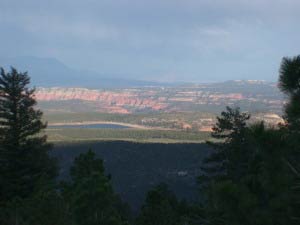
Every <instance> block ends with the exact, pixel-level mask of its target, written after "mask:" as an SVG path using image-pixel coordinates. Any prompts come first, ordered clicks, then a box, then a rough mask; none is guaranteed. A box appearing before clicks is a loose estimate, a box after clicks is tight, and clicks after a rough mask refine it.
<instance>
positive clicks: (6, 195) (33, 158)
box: [0, 68, 57, 221]
mask: <svg viewBox="0 0 300 225" xmlns="http://www.w3.org/2000/svg"><path fill="white" fill-rule="evenodd" d="M29 83H30V78H29V76H28V75H27V73H19V72H18V71H17V70H16V69H14V68H11V70H10V72H7V73H6V72H5V71H4V69H2V68H1V71H0V185H1V186H0V207H4V208H5V207H6V206H8V205H10V206H11V205H14V207H15V209H14V212H15V219H16V221H17V219H18V218H17V217H18V216H17V215H18V210H19V208H18V206H19V205H22V204H23V201H24V199H26V198H29V197H31V196H32V195H33V194H34V193H35V192H36V191H38V190H39V188H40V187H42V186H43V185H44V184H46V183H48V182H52V181H53V179H54V178H55V176H56V172H57V170H56V163H55V161H54V160H53V159H52V158H50V157H49V154H48V153H49V150H50V149H51V145H49V144H48V143H47V142H46V140H47V137H46V135H45V134H43V133H42V131H43V130H44V129H45V128H46V124H45V123H43V122H42V120H41V119H42V112H41V111H40V110H37V109H36V108H35V106H36V100H35V99H34V92H35V89H32V88H30V87H29ZM2 209H3V208H2ZM2 211H5V210H4V209H3V210H2Z"/></svg>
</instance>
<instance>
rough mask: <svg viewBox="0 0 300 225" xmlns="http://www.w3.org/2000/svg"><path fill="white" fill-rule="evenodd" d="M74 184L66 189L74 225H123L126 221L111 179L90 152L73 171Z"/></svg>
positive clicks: (65, 193) (101, 164)
mask: <svg viewBox="0 0 300 225" xmlns="http://www.w3.org/2000/svg"><path fill="white" fill-rule="evenodd" d="M70 175H71V178H72V182H71V183H70V184H66V185H65V187H64V196H65V199H66V201H67V202H69V204H70V208H71V214H72V219H73V221H74V222H75V223H76V224H78V225H101V224H103V225H120V224H125V222H126V218H124V215H123V214H122V212H120V210H119V208H118V206H119V205H120V200H119V199H118V197H117V196H116V195H115V194H114V192H113V189H112V186H111V183H110V179H109V177H108V176H106V175H105V174H104V167H103V162H102V160H101V159H97V158H96V156H95V153H94V152H92V151H91V150H89V151H88V152H87V153H85V154H80V155H79V156H78V157H77V158H76V159H75V161H74V165H73V166H72V168H71V173H70Z"/></svg>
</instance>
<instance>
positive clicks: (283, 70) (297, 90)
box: [279, 55, 300, 223]
mask: <svg viewBox="0 0 300 225" xmlns="http://www.w3.org/2000/svg"><path fill="white" fill-rule="evenodd" d="M279 72H280V75H279V88H280V90H281V91H282V92H283V93H284V94H285V95H286V96H287V98H288V102H287V104H286V105H285V107H284V112H285V115H284V119H285V126H282V129H284V130H285V131H286V133H287V134H286V135H285V139H286V141H287V143H288V148H287V153H288V154H286V155H285V157H284V162H285V164H286V165H287V166H288V167H289V169H290V173H291V174H293V176H294V178H295V181H294V182H293V183H292V184H291V187H292V190H293V191H294V197H293V198H294V201H293V206H294V215H293V216H292V217H293V220H295V221H296V222H298V223H300V216H299V211H300V55H298V56H295V57H292V58H289V57H285V58H283V59H282V63H281V67H280V71H279Z"/></svg>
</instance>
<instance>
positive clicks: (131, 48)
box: [0, 0, 300, 82]
mask: <svg viewBox="0 0 300 225" xmlns="http://www.w3.org/2000/svg"><path fill="white" fill-rule="evenodd" d="M299 9H300V2H299V1H297V0H277V1H271V0H260V1H259V0H253V1H246V0H243V1H238V0H225V1H208V0H201V1H196V0H186V1H180V0H172V1H171V0H165V1H161V0H160V1H159V0H152V1H146V0H139V1H137V0H117V1H108V0H102V1H93V0H90V1H81V0H74V1H69V0H62V1H58V0H53V1H51V2H50V1H34V0H28V1H24V2H19V1H15V0H9V1H8V0H0V29H1V30H2V33H3V34H4V35H1V36H0V47H1V50H2V51H1V53H0V58H20V57H24V56H30V57H31V56H32V57H37V58H53V59H57V60H58V61H60V62H62V63H63V64H64V65H66V66H68V67H70V68H72V69H75V70H91V71H95V72H97V73H99V74H109V75H110V76H115V77H121V78H124V79H137V80H151V81H163V82H166V81H168V82H217V81H226V80H266V81H276V80H277V77H278V69H279V64H280V61H281V59H282V57H284V56H294V55H297V54H299V52H300V46H299V45H298V41H299V38H300V29H298V24H297V23H298V21H299V20H300V14H299ZM0 63H1V62H0ZM0 66H2V65H0ZM29 72H30V71H29Z"/></svg>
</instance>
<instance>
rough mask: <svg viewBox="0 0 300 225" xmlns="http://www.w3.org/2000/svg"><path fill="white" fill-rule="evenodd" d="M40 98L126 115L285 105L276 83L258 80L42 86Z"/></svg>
mask: <svg viewBox="0 0 300 225" xmlns="http://www.w3.org/2000/svg"><path fill="white" fill-rule="evenodd" d="M36 98H37V100H38V101H42V102H45V101H46V102H51V101H60V102H63V101H67V100H80V101H84V103H86V104H81V102H80V103H78V105H77V107H78V106H79V105H80V106H79V107H80V108H84V107H85V106H86V105H89V106H92V110H96V111H101V112H108V113H123V114H125V113H134V112H148V111H164V112H174V111H193V110H194V111H197V110H203V109H205V107H206V106H208V107H210V106H218V107H220V108H221V107H223V108H225V106H228V105H229V106H233V105H238V106H239V105H240V104H242V105H241V106H242V107H244V108H243V109H244V110H247V111H249V110H252V109H253V108H254V109H255V107H256V106H259V107H263V109H264V111H271V112H281V108H282V105H283V98H281V96H280V95H279V94H278V90H277V91H276V87H275V86H273V84H268V83H267V84H265V83H260V82H258V81H249V82H245V81H235V82H231V83H229V84H227V83H222V84H206V85H205V84H202V85H190V86H178V87H144V88H129V89H114V90H91V89H86V88H59V87H57V88H39V89H37V92H36ZM245 106H246V107H247V106H249V108H248V109H247V108H245ZM73 108H74V107H73ZM259 109H261V108H259ZM87 110H88V109H87ZM255 110H256V109H255Z"/></svg>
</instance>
